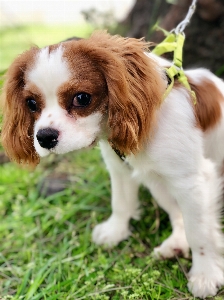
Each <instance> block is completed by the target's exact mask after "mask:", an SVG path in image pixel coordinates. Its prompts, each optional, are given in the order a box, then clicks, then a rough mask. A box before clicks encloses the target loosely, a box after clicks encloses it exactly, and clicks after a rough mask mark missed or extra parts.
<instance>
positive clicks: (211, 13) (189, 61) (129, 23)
mask: <svg viewBox="0 0 224 300" xmlns="http://www.w3.org/2000/svg"><path fill="white" fill-rule="evenodd" d="M191 3H192V0H179V1H177V4H175V5H170V4H167V2H166V1H165V0H156V1H150V0H136V3H135V5H134V7H133V9H132V10H131V12H130V13H129V15H128V16H127V18H126V19H125V20H124V21H123V22H122V24H124V25H125V26H126V28H128V29H127V30H126V35H127V36H130V37H136V38H139V37H142V36H145V37H146V38H147V39H150V40H151V41H153V42H156V43H159V42H160V41H162V40H163V38H164V36H163V33H161V32H158V31H156V32H153V33H152V32H151V31H150V27H152V25H154V24H155V23H156V21H157V20H160V21H159V26H160V27H162V28H164V29H166V30H168V31H170V30H172V29H173V28H175V27H176V26H177V25H178V23H179V22H181V21H182V20H183V19H184V18H185V16H186V14H187V12H188V9H189V6H190V5H191ZM185 35H186V41H185V45H184V55H183V56H184V67H206V68H208V69H210V70H211V71H213V72H215V73H217V74H218V75H219V76H221V77H223V78H224V50H223V47H224V1H223V0H198V1H197V9H196V12H195V13H194V15H193V17H192V19H191V21H190V24H188V26H187V27H186V30H185Z"/></svg>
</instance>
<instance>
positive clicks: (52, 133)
mask: <svg viewBox="0 0 224 300" xmlns="http://www.w3.org/2000/svg"><path fill="white" fill-rule="evenodd" d="M58 136H59V132H58V131H57V130H56V129H53V128H44V129H40V130H38V132H37V134H36V138H37V140H38V142H39V144H40V146H41V147H42V148H45V149H48V150H50V149H52V148H54V147H55V146H56V145H57V143H58Z"/></svg>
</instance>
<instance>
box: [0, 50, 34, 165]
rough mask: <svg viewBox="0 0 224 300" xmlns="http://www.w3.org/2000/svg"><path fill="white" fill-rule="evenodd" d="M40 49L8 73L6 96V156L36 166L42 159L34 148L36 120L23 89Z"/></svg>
mask: <svg viewBox="0 0 224 300" xmlns="http://www.w3.org/2000/svg"><path fill="white" fill-rule="evenodd" d="M36 51H37V48H32V49H31V50H29V51H26V52H24V53H23V54H21V55H20V56H18V57H17V58H16V59H15V61H14V62H13V63H12V65H11V66H10V68H9V69H8V71H7V73H6V76H5V84H4V87H3V94H2V99H1V100H2V101H3V105H2V109H3V124H2V132H1V142H2V145H3V147H4V149H5V151H6V154H7V155H8V156H9V158H10V159H11V160H13V161H16V162H17V163H19V164H29V165H36V164H37V163H38V162H39V156H38V154H37V153H36V151H35V148H34V145H33V125H34V118H33V116H32V114H31V113H30V111H29V109H28V107H27V105H26V99H24V95H23V89H24V85H25V72H26V70H27V65H28V63H29V64H30V63H31V60H32V59H33V57H34V55H35V53H36Z"/></svg>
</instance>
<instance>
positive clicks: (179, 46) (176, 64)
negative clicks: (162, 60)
mask: <svg viewBox="0 0 224 300" xmlns="http://www.w3.org/2000/svg"><path fill="white" fill-rule="evenodd" d="M184 40H185V36H184V34H183V33H178V34H175V33H170V34H168V36H167V37H166V38H165V39H164V41H163V42H161V43H160V44H158V45H157V46H156V47H155V48H154V49H153V50H152V53H154V54H156V55H158V56H160V55H162V54H164V53H167V52H173V53H174V55H173V63H172V65H171V66H170V67H169V68H165V72H166V74H167V76H168V77H169V78H170V81H171V84H170V85H169V86H168V88H167V89H166V91H165V93H164V95H163V98H164V99H165V98H166V97H167V96H168V95H169V93H170V91H171V90H172V88H173V85H174V79H175V78H177V79H178V81H179V82H180V83H182V84H183V85H184V86H185V87H186V88H187V89H188V90H189V91H190V93H191V97H192V99H193V102H194V104H196V102H197V100H196V95H195V92H194V91H192V90H191V87H190V85H189V82H188V80H187V77H186V75H185V73H184V70H183V68H182V63H183V45H184Z"/></svg>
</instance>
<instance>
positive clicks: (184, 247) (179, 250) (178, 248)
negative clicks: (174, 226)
mask: <svg viewBox="0 0 224 300" xmlns="http://www.w3.org/2000/svg"><path fill="white" fill-rule="evenodd" d="M154 256H155V257H156V258H162V259H166V258H172V257H175V256H183V257H185V258H187V257H189V246H188V242H187V240H186V238H185V234H183V235H182V236H181V237H180V236H177V235H175V234H171V236H170V237H168V239H166V240H165V241H164V242H163V243H162V244H161V245H160V246H159V247H156V248H154Z"/></svg>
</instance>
